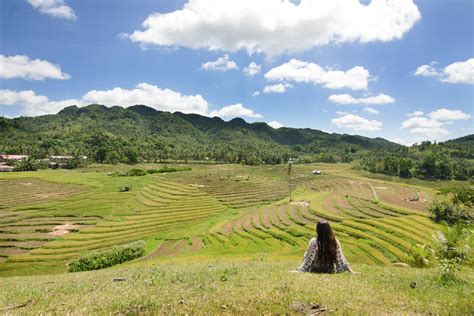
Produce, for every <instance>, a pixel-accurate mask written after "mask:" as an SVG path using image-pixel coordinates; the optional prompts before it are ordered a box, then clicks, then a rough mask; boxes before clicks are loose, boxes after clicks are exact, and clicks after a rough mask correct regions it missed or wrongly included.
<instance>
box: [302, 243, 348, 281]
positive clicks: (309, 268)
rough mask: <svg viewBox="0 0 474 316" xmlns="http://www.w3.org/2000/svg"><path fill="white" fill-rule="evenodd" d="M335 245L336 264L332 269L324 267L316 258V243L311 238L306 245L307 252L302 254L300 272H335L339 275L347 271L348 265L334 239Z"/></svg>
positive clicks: (338, 244) (339, 245)
mask: <svg viewBox="0 0 474 316" xmlns="http://www.w3.org/2000/svg"><path fill="white" fill-rule="evenodd" d="M336 244H337V250H336V251H337V258H336V264H335V266H333V267H324V266H323V264H322V262H321V261H320V259H319V257H318V242H317V239H316V237H314V238H312V239H311V240H310V241H309V244H308V250H306V252H305V253H304V258H303V263H302V264H301V267H300V268H299V271H300V272H320V273H321V272H325V273H330V272H336V273H341V272H344V271H347V270H348V269H349V263H348V262H347V260H346V257H344V254H343V253H342V248H341V244H340V243H339V240H337V239H336Z"/></svg>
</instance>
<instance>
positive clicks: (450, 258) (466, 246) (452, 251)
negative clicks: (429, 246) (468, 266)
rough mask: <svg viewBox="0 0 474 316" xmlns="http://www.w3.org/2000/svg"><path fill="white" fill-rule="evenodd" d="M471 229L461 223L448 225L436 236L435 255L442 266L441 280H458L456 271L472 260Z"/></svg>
mask: <svg viewBox="0 0 474 316" xmlns="http://www.w3.org/2000/svg"><path fill="white" fill-rule="evenodd" d="M471 237H472V233H471V231H470V230H469V229H468V228H466V227H465V226H464V225H462V224H461V223H458V224H456V225H455V226H453V227H449V226H446V227H445V229H443V231H438V232H436V234H435V236H434V238H433V239H434V245H435V248H434V250H435V256H436V259H437V260H438V264H439V267H440V268H441V280H442V281H445V282H453V281H456V279H457V278H456V272H457V271H459V270H460V269H461V265H462V264H463V263H465V262H468V261H469V260H470V254H471V248H470V244H471Z"/></svg>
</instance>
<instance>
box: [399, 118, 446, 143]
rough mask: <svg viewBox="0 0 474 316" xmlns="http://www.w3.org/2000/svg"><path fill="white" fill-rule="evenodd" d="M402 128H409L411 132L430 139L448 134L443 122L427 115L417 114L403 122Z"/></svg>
mask: <svg viewBox="0 0 474 316" xmlns="http://www.w3.org/2000/svg"><path fill="white" fill-rule="evenodd" d="M401 128H402V129H409V130H410V134H416V135H420V136H423V137H426V138H429V139H435V138H436V137H439V136H444V135H447V134H448V130H446V129H445V128H443V123H441V122H438V121H436V120H434V119H429V118H426V117H420V116H415V117H411V118H409V119H408V120H406V121H404V122H402V126H401Z"/></svg>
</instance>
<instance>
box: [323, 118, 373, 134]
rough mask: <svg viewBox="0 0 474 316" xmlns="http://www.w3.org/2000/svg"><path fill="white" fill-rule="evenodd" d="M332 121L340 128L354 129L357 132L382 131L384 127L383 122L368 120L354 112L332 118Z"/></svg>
mask: <svg viewBox="0 0 474 316" xmlns="http://www.w3.org/2000/svg"><path fill="white" fill-rule="evenodd" d="M331 123H332V124H333V125H336V126H337V127H339V128H346V129H352V130H354V131H356V132H361V131H364V132H375V131H380V130H381V127H382V122H379V121H376V120H367V119H365V118H363V117H360V116H358V115H354V114H346V115H344V116H341V117H339V118H335V119H332V120H331Z"/></svg>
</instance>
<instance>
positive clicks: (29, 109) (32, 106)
mask: <svg viewBox="0 0 474 316" xmlns="http://www.w3.org/2000/svg"><path fill="white" fill-rule="evenodd" d="M16 104H18V105H20V106H21V108H22V111H21V114H22V115H26V116H36V115H45V114H53V113H57V112H59V111H60V110H61V109H63V108H64V107H66V106H69V105H81V101H79V100H76V99H69V100H62V101H51V100H49V98H48V97H46V96H44V95H37V94H36V93H35V92H34V91H31V90H24V91H13V90H0V105H16Z"/></svg>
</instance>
